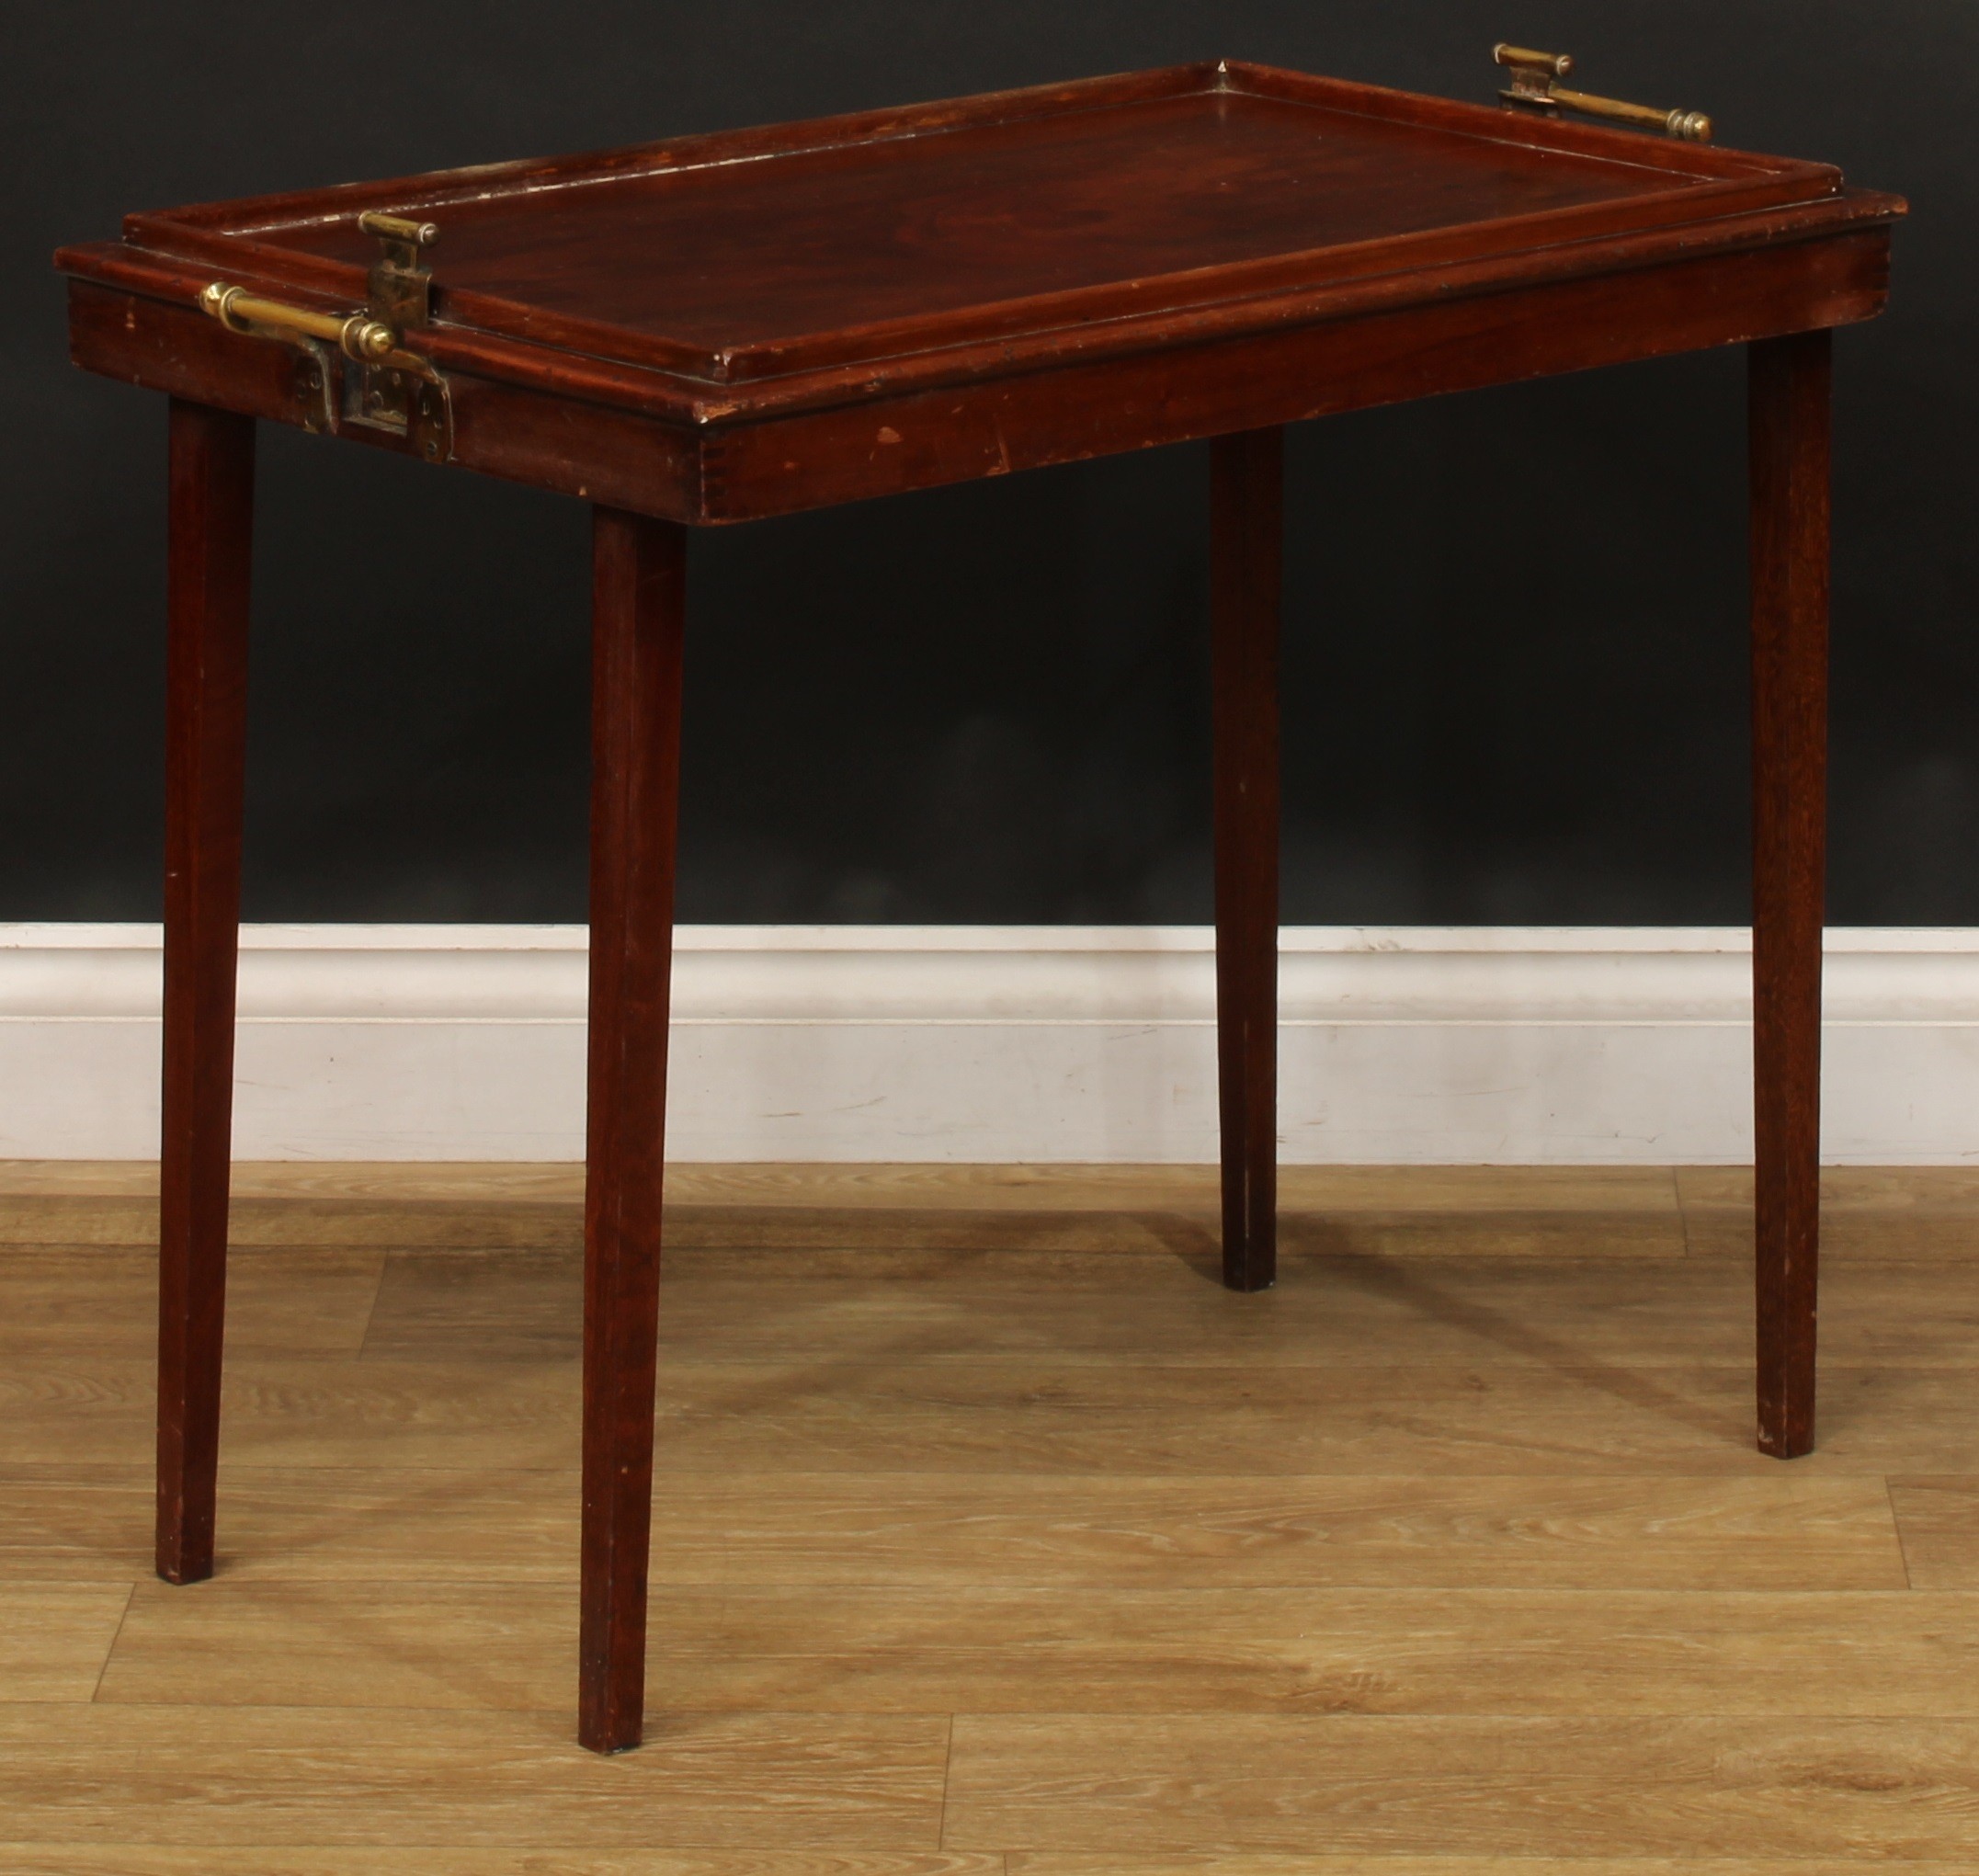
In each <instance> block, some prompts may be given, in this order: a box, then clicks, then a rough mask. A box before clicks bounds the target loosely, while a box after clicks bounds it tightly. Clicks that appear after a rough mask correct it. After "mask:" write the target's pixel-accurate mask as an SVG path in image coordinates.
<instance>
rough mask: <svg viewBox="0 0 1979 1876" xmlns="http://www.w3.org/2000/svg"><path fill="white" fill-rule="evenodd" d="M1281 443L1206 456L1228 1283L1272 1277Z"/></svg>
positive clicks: (1251, 437)
mask: <svg viewBox="0 0 1979 1876" xmlns="http://www.w3.org/2000/svg"><path fill="white" fill-rule="evenodd" d="M1283 483H1284V437H1283V433H1282V431H1280V429H1278V428H1276V427H1273V428H1269V429H1263V430H1248V431H1245V432H1242V433H1240V434H1239V435H1236V436H1233V437H1219V438H1216V440H1215V441H1214V442H1213V443H1211V446H1210V517H1211V520H1210V577H1211V664H1212V666H1213V681H1212V687H1211V688H1212V691H1213V704H1212V709H1213V714H1214V722H1215V729H1214V734H1215V769H1216V790H1215V791H1216V1053H1217V1087H1218V1106H1219V1112H1220V1118H1221V1120H1222V1126H1223V1281H1224V1283H1225V1284H1226V1285H1228V1286H1229V1288H1231V1289H1232V1290H1268V1289H1269V1288H1270V1286H1271V1285H1272V1284H1273V1283H1274V1282H1275V1281H1276V1280H1277V1278H1278V915H1279V904H1278V899H1279V715H1278V711H1279V705H1278V667H1279V591H1280V570H1281V563H1282V559H1283V546H1282V540H1281V531H1282V513H1283Z"/></svg>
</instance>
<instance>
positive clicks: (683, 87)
mask: <svg viewBox="0 0 1979 1876" xmlns="http://www.w3.org/2000/svg"><path fill="white" fill-rule="evenodd" d="M8 13H9V19H8V24H7V28H6V41H7V48H6V63H7V65H8V66H9V68H10V69H9V72H8V77H9V79H10V80H11V83H12V86H13V88H14V89H15V93H16V96H15V99H14V102H13V104H12V107H11V108H10V109H9V111H8V113H7V122H6V127H5V131H4V134H5V137H6V141H7V142H8V143H9V144H10V145H11V146H12V147H11V148H10V149H9V150H8V152H7V166H6V176H7V178H8V182H9V189H8V192H7V198H6V203H5V206H4V211H0V212H4V217H5V227H4V239H5V243H6V256H7V261H8V267H7V271H6V277H5V278H6V282H7V290H6V296H5V299H4V301H0V324H4V329H0V343H4V358H0V369H4V372H5V379H4V396H5V400H6V450H5V453H4V456H0V477H4V478H5V484H6V485H5V492H4V509H0V512H4V513H5V516H6V528H5V540H4V550H0V551H4V558H0V608H4V611H0V650H4V658H5V669H6V684H5V687H4V689H0V815H4V817H5V834H4V837H0V918H154V917H155V916H156V915H157V905H158V888H157V873H158V866H159V850H160V830H159V822H160V802H159V779H158V770H159V763H160V751H161V733H160V716H161V698H162V689H163V655H162V644H161V639H162V625H163V611H164V600H163V586H164V574H163V567H164V558H163V556H164V539H163V529H164V494H165V489H164V464H165V458H164V442H165V413H164V407H163V401H162V400H161V399H157V398H155V397H153V396H149V395H145V394H141V393H139V392H132V391H130V390H128V389H124V388H120V387H118V386H114V385H111V384H108V383H107V382H104V381H97V380H93V379H88V378H85V377H84V376H83V375H82V374H80V373H78V372H75V371H74V370H72V369H71V368H70V367H69V366H68V364H67V362H66V358H65V353H64V341H63V311H62V296H61V292H60V290H59V288H58V284H57V282H56V280H55V279H54V277H53V276H52V274H51V272H50V271H49V269H48V264H47V256H48V253H49V250H50V249H51V248H52V247H53V246H54V245H55V244H57V243H58V242H60V241H63V240H76V239H83V238H95V237H101V236H105V235H108V234H111V233H114V232H115V229H116V226H117V220H118V217H119V214H120V213H121V212H123V211H124V210H129V209H134V208H145V207H165V206H169V205H171V204H174V203H177V202H181V201H192V200H199V199H210V198H214V197H222V196H235V195H244V194H248V193H251V192H258V191H262V190H269V189H280V188H297V187H308V186H313V185H317V184H322V183H329V182H336V181H339V180H344V179H349V178H358V177H365V176H392V175H399V174H404V173H406V172H409V171H415V170H420V169H425V168H429V167H435V166H439V165H453V164H461V163H472V162H483V161H487V160H491V159H494V158H496V157H506V156H524V155H537V154H545V153H554V152H558V151H564V150H576V149H586V148H593V147H597V146H599V145H606V144H611V143H618V142H633V141H645V140H650V139H654V138H658V137H662V136H670V135H675V134H678V133H680V132H683V131H698V130H713V129H719V128H722V127H724V126H729V125H737V124H746V123H759V122H767V121H771V120H774V119H781V118H787V117H797V116H807V115H813V114H817V113H823V112H829V111H841V110H851V109H857V108H865V107H868V106H874V105H885V104H894V103H901V102H905V101H908V100H912V99H918V98H927V97H946V96H952V95H956V94H960V93H964V92H969V91H975V90H981V89H985V88H990V87H996V86H1005V85H1029V84H1035V83H1041V82H1045V81H1049V80H1054V79H1061V78H1066V77H1072V76H1079V75H1085V74H1096V73H1102V72H1109V71H1120V70H1126V69H1131V68H1132V67H1135V66H1142V65H1154V64H1164V63H1172V62H1175V61H1179V60H1185V59H1195V58H1204V57H1216V56H1220V55H1226V54H1227V55H1230V56H1235V57H1242V58H1247V59H1256V60H1262V61H1267V62H1271V63H1280V64H1288V65H1294V66H1302V67H1304V68H1306V69H1309V70H1314V71H1320V72H1326V73H1332V74H1339V75H1342V76H1347V77H1352V78H1359V79H1366V80H1371V81H1374V82H1377V83H1382V84H1389V85H1403V86H1408V87H1412V88H1416V89H1421V90H1427V91H1432V92H1439V93H1443V94H1445V95H1448V96H1452V97H1469V98H1475V99H1480V100H1485V99H1488V98H1489V97H1491V96H1492V94H1493V90H1494V78H1495V75H1496V74H1494V72H1493V70H1492V68H1491V67H1490V64H1489V63H1488V56H1489V48H1490V45H1491V43H1492V41H1493V40H1496V39H1498V38H1501V37H1506V38H1512V39H1515V40H1520V41H1523V42H1525V43H1529V44H1537V45H1542V46H1548V47H1559V48H1561V49H1563V50H1569V51H1574V52H1575V54H1577V55H1578V57H1579V59H1580V62H1581V66H1580V72H1581V79H1580V82H1584V83H1585V84H1587V85H1588V87H1589V88H1590V89H1594V90H1599V91H1606V92H1609V93H1611V94H1613V95H1617V96H1621V97H1639V98H1642V99H1644V100H1649V101H1654V102H1658V103H1667V104H1682V105H1686V106H1695V107H1700V108H1707V109H1709V110H1711V111H1712V113H1713V114H1714V115H1715V116H1716V118H1717V119H1718V122H1719V124H1720V127H1721V132H1720V134H1721V137H1722V139H1723V141H1724V142H1729V143H1734V144H1740V145H1746V146H1748V147H1752V148H1757V149H1762V150H1769V151H1775V152H1780V153H1791V154H1796V155H1803V156H1809V157H1816V158H1822V159H1825V160H1828V161H1833V162H1837V163H1839V164H1841V165H1843V166H1844V167H1845V169H1846V170H1847V171H1848V174H1849V175H1850V176H1851V177H1852V178H1854V179H1855V180H1857V181H1860V182H1863V183H1868V184H1873V185H1875V186H1878V187H1882V188H1893V189H1899V190H1902V191H1905V193H1907V194H1909V195H1910V196H1911V197H1912V199H1913V204H1914V214H1913V219H1912V221H1911V222H1910V223H1909V224H1908V225H1907V226H1906V227H1905V229H1903V230H1902V231H1900V232H1899V235H1898V242H1897V265H1896V275H1895V292H1894V304H1893V311H1892V312H1891V313H1890V314H1889V315H1888V316H1887V317H1886V318H1885V319H1884V320H1883V321H1882V322H1881V323H1879V324H1875V325H1871V326H1867V327H1863V328H1860V329H1858V330H1856V331H1852V332H1849V333H1847V334H1845V335H1843V336H1842V337H1841V339H1840V342H1839V345H1838V348H1837V367H1838V398H1837V567H1836V574H1837V579H1836V590H1835V605H1836V636H1835V674H1836V683H1837V693H1836V695H1837V701H1836V709H1835V729H1834V749H1835V776H1834V790H1833V792H1834V836H1835V840H1834V858H1833V867H1832V885H1831V889H1830V895H1829V903H1830V915H1831V916H1832V917H1833V918H1834V919H1835V920H1837V922H1841V923H1849V924H1856V923H1862V924H1879V923H1888V924H1912V923H1916V924H1939V923H1964V922H1979V864H1975V847H1979V755H1975V752H1979V736H1975V731H1979V686H1975V683H1974V678H1975V676H1979V643H1975V639H1974V634H1973V616H1972V615H1973V591H1974V587H1973V557H1974V546H1973V542H1974V534H1975V526H1974V523H1975V519H1979V516H1975V510H1974V505H1973V494H1974V472H1973V463H1974V458H1975V454H1979V449H1975V445H1974V442H1973V438H1974V436H1975V435H1979V422H1975V419H1979V410H1975V409H1974V403H1975V399H1974V371H1973V325H1972V323H1971V316H1970V313H1969V309H1970V307H1971V306H1972V305H1973V303H1974V301H1973V287H1974V264H1973V252H1974V245H1975V244H1974V242H1973V233H1972V231H1973V227H1974V225H1975V222H1979V218H1975V216H1974V213H1973V200H1972V195H1973V177H1974V175H1975V173H1979V161H1975V157H1979V149H1975V147H1974V137H1973V127H1974V123H1975V121H1979V110H1975V107H1979V7H1974V6H1973V5H1972V0H1877V4H1875V5H1870V4H1867V0H1848V4H1842V0H1655V4H1647V0H1643V4H1627V5H1620V4H1606V0H1603V4H1592V5H1590V4H1588V0H1498V4H1496V6H1490V7H1480V6H1476V5H1474V4H1473V0H1216V4H1208V0H1076V4H1073V5H1066V4H1064V0H1054V4H1041V0H976V4H972V5H967V6H964V5H954V4H948V0H834V4H832V5H830V6H819V5H815V4H811V0H720V4H700V5H687V4H677V0H637V4H632V0H587V4H585V5H579V6H563V7H553V6H541V5H540V4H528V5H523V4H515V0H477V4H474V5H457V4H420V0H401V4H399V5H396V6H380V5H375V4H372V0H339V4H338V5H336V6H315V5H311V6H301V5H296V4H292V0H258V4H255V5H242V4H237V0H224V4H212V0H209V4H205V5H201V6H198V7H193V6H188V5H185V4H170V5H160V4H156V0H143V4H126V5H115V6H112V5H108V4H92V0H80V4H70V5H66V6H61V7H55V8H43V9H29V8H27V7H19V8H10V9H8ZM1743 424H1744V399H1743V365H1742V360H1741V358H1739V357H1738V356H1737V355H1735V354H1734V353H1720V354H1710V355H1706V356H1702V357H1697V358H1684V359H1678V360H1673V361H1667V362H1659V363H1655V364H1651V365H1645V366H1641V367H1636V368H1631V369H1628V370H1620V371H1612V372H1607V373H1598V374H1595V375H1592V376H1589V377H1585V378H1576V379H1567V380H1562V381H1554V382H1552V383H1548V384H1543V385H1535V386H1523V387H1513V388H1510V389H1507V390H1502V391H1496V392H1483V393H1475V394H1472V395H1468V396H1463V397H1458V398H1451V399H1445V400H1442V401H1439V402H1435V403H1432V404H1424V405H1416V406H1413V407H1410V408H1406V409H1400V410H1392V411H1373V412H1369V413H1365V414H1362V415H1356V416H1352V417H1348V418H1344V419H1336V420H1332V421H1329V422H1325V423H1323V424H1319V425H1314V426H1306V427H1304V428H1302V429H1301V430H1299V431H1297V432H1295V433H1294V435H1293V438H1292V442H1291V458H1290V479H1289V505H1290V514H1291V535H1290V540H1289V542H1288V548H1289V563H1288V570H1287V572H1288V594H1287V606H1286V641H1285V642H1286V699H1285V702H1286V747H1285V760H1286V778H1285V780H1286V827H1285V852H1286V881H1285V893H1284V912H1285V917H1286V919H1287V921H1288V922H1289V923H1359V922H1394V923H1415V922H1428V923H1441V922H1451V923H1473V922H1477V923H1484V922H1509V923H1529V922H1533V923H1545V922H1554V923H1564V924H1579V923H1609V922H1617V923H1637V922H1642V923H1678V924H1681V923H1692V922H1698V923H1742V922H1743V921H1744V919H1745V917H1746V886H1745V878H1744V872H1745V865H1746V726H1745V710H1746V674H1745V656H1746V649H1745V624H1744V617H1743V595H1744V579H1745V541H1744V482H1743V475H1744V455H1743ZM261 465H262V466H261V474H260V483H259V495H260V510H259V518H258V524H257V547H258V553H259V559H258V564H257V584H256V648H255V658H256V665H255V673H254V682H255V692H254V702H253V729H252V747H251V754H250V779H249V794H250V802H251V807H250V811H249V826H248V858H247V879H246V903H247V913H248V915H249V916H250V917H254V918H262V919H271V918H272V919H318V918H329V919H358V918H405V919H525V920H538V919H542V920H564V919H581V918H582V917H583V916H584V907H585V858H584V853H585V792H586V756H585V734H586V684H587V675H586V581H587V559H586V555H587V528H586V514H585V511H584V509H583V507H582V506H580V505H578V504H576V503H574V502H565V501H561V500H558V499H556V498H553V497H550V496H545V495H535V494H531V493H529V492H525V491H521V490H517V489H513V488H509V487H506V486H505V485H502V484H500V483H493V482H484V481H482V480H480V479H478V478H474V477H470V476H466V475H458V474H452V475H440V474H436V473H434V472H431V471H430V470H424V469H421V468H419V467H417V466H415V465H414V464H411V463H409V462H404V461H401V460H395V459H392V458H390V457H385V456H381V455H380V454H378V453H376V452H374V451H370V450H364V449H343V448H338V447H336V445H334V444H330V443H326V442H321V441H317V440H315V439H313V438H306V437H303V436H301V435H300V434H298V433H295V432H291V431H284V430H275V429H272V428H270V427H267V426H264V430H263V453H262V458H261ZM1205 472H1206V461H1205V458H1204V454H1203V452H1202V451H1201V450H1200V449H1177V450H1165V451H1159V452H1154V453H1151V454H1147V455H1144V456H1138V457H1132V458H1125V459H1116V460H1111V461H1108V462H1103V463H1097V464H1090V465H1082V466H1077V467H1073V468H1068V469H1063V470H1054V471H1048V472H1039V473H1034V474H1030V475H1025V476H1019V477H1014V478H1012V479H1010V480H1009V481H1007V482H998V483H985V484H978V485H975V486H972V487H964V488H960V489H950V490H942V491H937V492H934V493H930V494H926V495H915V496H909V497H904V498H901V499H897V500H894V501H890V502H883V503H876V504H869V505H866V506H859V507H854V508H849V509H840V510H837V511H836V512H833V513H830V514H826V515H818V516H806V517H796V518H793V519H789V520H783V521H777V522H768V523H758V524H756V525H754V526H752V527H749V528H746V529H734V530H725V531H711V532H709V533H705V534H702V535H699V536H698V537H697V538H696V540H695V543H694V549H693V553H692V558H691V563H690V579H691V588H692V602H691V603H692V608H693V621H694V622H693V633H692V650H691V654H690V660H689V671H688V680H689V693H688V746H687V757H686V764H687V779H686V803H685V809H684V828H683V858H682V868H683V873H682V881H681V888H680V911H681V915H682V916H683V917H686V918H689V919H696V920H758V919H765V920H833V921H836V920H848V921H868V920H872V921H890V920H909V921H921V920H930V921H933V920H957V921H989V922H1026V921H1039V922H1045V921H1059V920H1080V921H1084V920H1096V921H1109V922H1134V921H1140V920H1156V921H1169V920H1175V921H1189V920H1200V919H1205V918H1206V917H1207V916H1208V914H1209V907H1210V889H1209V789H1208V733H1207V725H1208V702H1207V670H1206V656H1205V631H1204V607H1205V580H1204V563H1205V552H1206V523H1205V516H1204V481H1205ZM1514 541H1518V542H1526V543H1530V542H1535V541H1537V542H1543V543H1545V549H1544V552H1543V555H1542V557H1541V558H1542V563H1543V570H1542V571H1537V572H1536V570H1535V567H1534V564H1533V556H1532V554H1531V553H1530V551H1518V552H1515V551H1514V550H1513V548H1512V546H1511V545H1510V543H1512V542H1514ZM413 549H416V551H408V550H413Z"/></svg>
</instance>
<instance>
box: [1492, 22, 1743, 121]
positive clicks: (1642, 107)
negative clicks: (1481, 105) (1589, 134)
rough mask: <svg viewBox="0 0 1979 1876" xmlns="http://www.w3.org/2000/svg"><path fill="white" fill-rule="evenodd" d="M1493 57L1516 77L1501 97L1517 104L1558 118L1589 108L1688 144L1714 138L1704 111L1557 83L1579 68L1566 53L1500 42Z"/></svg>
mask: <svg viewBox="0 0 1979 1876" xmlns="http://www.w3.org/2000/svg"><path fill="white" fill-rule="evenodd" d="M1491 56H1492V57H1493V58H1494V59H1496V61H1497V63H1499V64H1501V65H1503V66H1504V67H1505V69H1506V70H1507V72H1509V73H1510V74H1511V77H1512V82H1511V84H1510V85H1509V86H1508V87H1507V89H1506V90H1504V91H1501V92H1499V94H1498V96H1499V97H1502V98H1503V99H1504V100H1505V102H1506V103H1507V105H1511V106H1515V107H1516V108H1518V109H1521V110H1530V111H1538V112H1540V113H1541V114H1542V115H1544V116H1546V117H1550V118H1556V117H1558V116H1559V115H1560V112H1561V110H1562V108H1565V109H1567V110H1577V111H1582V112H1585V113H1586V114H1587V116H1588V117H1591V118H1608V119H1611V120H1612V121H1614V122H1615V123H1618V124H1634V125H1637V126H1638V127H1640V128H1641V129H1643V130H1645V131H1663V132H1664V133H1665V134H1666V135H1667V136H1671V137H1675V138H1677V139H1678V142H1684V143H1708V142H1711V119H1709V118H1708V117H1706V116H1705V115H1704V113H1703V112H1702V111H1700V110H1656V109H1655V108H1652V107H1651V106H1649V105H1646V104H1624V103H1623V102H1622V100H1621V98H1619V97H1593V96H1592V95H1591V94H1589V93H1587V92H1585V91H1569V90H1567V89H1566V87H1565V86H1564V85H1558V84H1556V83H1555V82H1554V81H1555V80H1556V79H1560V78H1564V77H1565V76H1566V75H1567V74H1569V73H1570V72H1572V71H1573V69H1574V61H1573V60H1572V59H1571V58H1569V57H1568V56H1567V54H1566V53H1564V52H1535V51H1529V50H1528V49H1527V48H1526V47H1524V46H1506V45H1500V46H1495V47H1494V48H1493V49H1492V53H1491Z"/></svg>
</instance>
